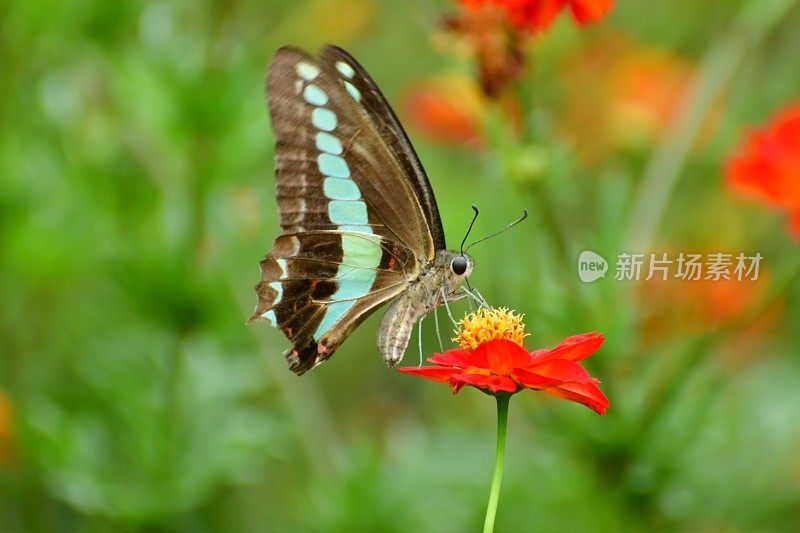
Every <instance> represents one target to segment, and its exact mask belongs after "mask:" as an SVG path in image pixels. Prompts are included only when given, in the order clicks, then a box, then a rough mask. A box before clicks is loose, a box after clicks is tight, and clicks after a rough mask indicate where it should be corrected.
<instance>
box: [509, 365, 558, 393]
mask: <svg viewBox="0 0 800 533" xmlns="http://www.w3.org/2000/svg"><path fill="white" fill-rule="evenodd" d="M512 377H513V378H514V379H515V380H516V381H517V383H519V384H520V385H522V386H523V387H525V388H526V389H533V390H542V389H550V388H553V387H558V386H559V385H563V384H564V381H562V380H560V379H553V378H550V377H546V376H540V375H539V374H534V373H533V372H529V371H528V370H524V369H522V368H517V369H516V370H514V373H513V374H512Z"/></svg>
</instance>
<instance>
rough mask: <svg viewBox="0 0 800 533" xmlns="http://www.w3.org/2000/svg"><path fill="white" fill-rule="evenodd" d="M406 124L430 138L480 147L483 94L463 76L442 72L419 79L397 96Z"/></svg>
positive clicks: (484, 104)
mask: <svg viewBox="0 0 800 533" xmlns="http://www.w3.org/2000/svg"><path fill="white" fill-rule="evenodd" d="M400 105H401V107H402V109H403V111H404V114H405V115H406V121H405V122H406V123H407V124H410V125H411V127H413V128H415V129H416V130H418V131H419V132H420V133H421V134H422V135H423V136H424V137H427V138H428V139H430V140H433V141H437V142H441V143H445V144H456V145H465V146H472V147H475V146H480V145H482V144H483V143H482V141H481V129H482V122H483V115H484V112H485V108H486V103H485V101H484V97H483V96H482V95H481V93H480V89H479V88H478V86H477V84H476V83H475V82H474V81H473V80H472V79H471V78H468V77H466V76H462V75H457V74H454V75H446V76H438V77H434V78H428V79H425V80H422V81H420V82H418V83H416V84H415V85H413V86H412V87H410V88H409V89H408V90H407V91H406V92H405V94H404V95H403V97H402V99H401V104H400Z"/></svg>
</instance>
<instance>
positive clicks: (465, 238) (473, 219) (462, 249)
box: [460, 205, 527, 255]
mask: <svg viewBox="0 0 800 533" xmlns="http://www.w3.org/2000/svg"><path fill="white" fill-rule="evenodd" d="M472 210H473V211H475V215H473V217H472V222H470V223H469V228H467V234H466V235H464V240H462V241H461V252H460V253H461V255H464V243H465V242H467V237H469V234H470V232H472V226H474V225H475V221H476V220H477V219H478V215H479V214H480V211H478V208H477V207H476V206H474V205H473V206H472ZM525 216H527V212H526V215H525ZM472 244H475V243H472ZM472 244H470V246H472ZM467 249H469V247H467Z"/></svg>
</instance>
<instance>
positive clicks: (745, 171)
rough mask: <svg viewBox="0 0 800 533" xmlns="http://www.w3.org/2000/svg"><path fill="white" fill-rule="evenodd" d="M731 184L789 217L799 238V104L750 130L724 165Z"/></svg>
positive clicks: (791, 105)
mask: <svg viewBox="0 0 800 533" xmlns="http://www.w3.org/2000/svg"><path fill="white" fill-rule="evenodd" d="M725 176H726V179H727V182H728V185H729V186H730V187H731V188H732V189H733V190H735V191H737V192H739V193H742V194H744V195H748V196H752V197H754V198H757V199H759V200H761V201H763V202H765V203H767V204H769V205H772V206H773V207H775V208H777V209H781V210H783V211H785V212H786V213H787V214H788V215H789V219H790V222H789V225H790V228H791V231H792V232H793V233H794V234H795V235H796V236H798V237H800V102H796V103H793V104H790V105H788V106H786V107H785V108H783V109H781V110H779V111H778V112H777V113H775V115H774V116H773V117H772V118H771V120H770V121H769V123H768V124H767V125H766V126H764V127H763V128H759V129H754V130H752V131H750V132H749V133H748V134H747V135H746V137H745V139H744V141H743V142H742V143H741V144H740V145H739V146H738V147H737V148H736V149H735V150H734V152H733V154H732V155H731V156H730V157H729V158H728V161H727V163H726V165H725Z"/></svg>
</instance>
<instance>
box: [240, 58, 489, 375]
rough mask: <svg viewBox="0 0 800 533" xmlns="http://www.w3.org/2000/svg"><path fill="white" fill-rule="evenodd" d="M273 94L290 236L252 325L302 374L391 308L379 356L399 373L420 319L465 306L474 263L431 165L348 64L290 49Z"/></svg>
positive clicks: (267, 274)
mask: <svg viewBox="0 0 800 533" xmlns="http://www.w3.org/2000/svg"><path fill="white" fill-rule="evenodd" d="M266 85H267V87H266V90H267V100H268V104H269V112H270V116H271V119H272V127H273V129H274V131H275V137H276V141H275V181H276V199H277V202H278V209H279V211H280V223H281V228H282V229H283V233H282V234H281V235H280V236H279V237H278V238H277V239H275V242H274V244H273V246H272V249H271V250H270V251H269V252H268V253H267V255H266V257H265V258H264V259H263V260H262V261H261V263H260V264H261V278H260V280H259V282H258V284H257V285H256V294H257V296H258V303H257V304H256V308H255V311H254V313H253V316H252V317H251V319H250V320H251V321H268V322H270V323H271V324H272V325H273V326H276V327H278V328H279V329H280V330H281V331H282V332H283V333H284V335H285V336H286V338H287V339H288V340H289V341H290V342H291V343H292V347H291V348H290V349H289V350H288V351H287V352H286V354H285V356H286V359H287V361H288V363H289V367H290V369H291V370H292V371H293V372H295V373H296V374H303V373H304V372H306V371H308V370H310V369H311V368H313V367H314V366H316V365H318V364H319V363H321V362H323V361H325V360H326V359H328V358H329V357H330V356H331V355H333V353H334V352H335V351H336V349H337V348H339V346H340V345H341V344H342V342H344V340H345V339H346V338H347V336H348V335H349V334H350V333H351V332H352V331H353V330H354V329H355V328H356V327H357V326H358V325H359V324H360V323H361V322H363V321H364V319H366V318H367V317H368V316H369V315H370V314H372V313H373V312H374V311H376V310H377V309H378V308H379V307H381V306H382V305H384V304H387V303H388V307H387V309H386V313H385V314H384V316H383V319H382V320H381V323H380V327H379V330H378V347H379V349H380V351H381V353H382V355H383V358H384V360H385V361H386V363H387V364H388V365H389V366H394V365H396V364H397V363H399V362H400V360H401V359H402V358H403V355H404V353H405V350H406V347H407V346H408V342H409V339H410V338H411V332H412V329H413V326H414V323H415V322H416V321H417V320H418V319H420V318H422V317H424V316H425V315H426V314H427V313H428V312H430V311H431V310H433V309H435V308H436V307H438V306H439V305H442V303H445V304H446V303H447V302H449V301H453V300H458V299H460V298H463V297H464V296H465V295H466V293H465V291H464V290H463V289H459V286H460V285H461V283H462V282H463V281H464V280H465V279H466V278H467V277H468V276H469V275H470V274H471V272H472V266H473V262H472V259H471V258H470V257H469V255H467V254H466V253H464V252H463V251H459V252H455V251H448V250H447V248H446V245H445V237H444V230H443V228H442V221H441V218H440V217H439V209H438V208H437V206H436V198H435V197H434V195H433V190H432V189H431V185H430V182H429V181H428V177H427V175H426V174H425V171H424V169H423V168H422V164H421V163H420V161H419V158H418V157H417V154H416V153H415V151H414V148H413V147H412V146H411V142H410V141H409V139H408V136H407V135H406V133H405V131H404V130H403V127H402V126H401V125H400V122H399V120H398V119H397V116H396V115H395V114H394V112H393V111H392V108H391V107H390V106H389V104H388V103H387V101H386V98H385V97H384V96H383V94H381V91H380V90H379V89H378V87H377V85H376V84H375V82H374V81H373V80H372V78H371V77H370V76H369V74H367V72H366V70H364V68H363V67H362V66H361V65H359V64H358V62H357V61H356V60H355V59H354V58H353V57H352V56H351V55H350V54H349V53H347V52H346V51H345V50H343V49H341V48H338V47H336V46H327V47H325V48H324V49H323V50H322V51H321V53H320V56H319V57H318V58H314V57H312V56H310V55H309V54H307V53H305V52H303V51H302V50H299V49H297V48H293V47H283V48H281V49H279V50H278V51H277V52H276V53H275V55H274V57H273V60H272V63H271V64H270V67H269V71H268V73H267V82H266ZM473 222H474V219H473ZM462 246H463V245H462Z"/></svg>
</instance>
